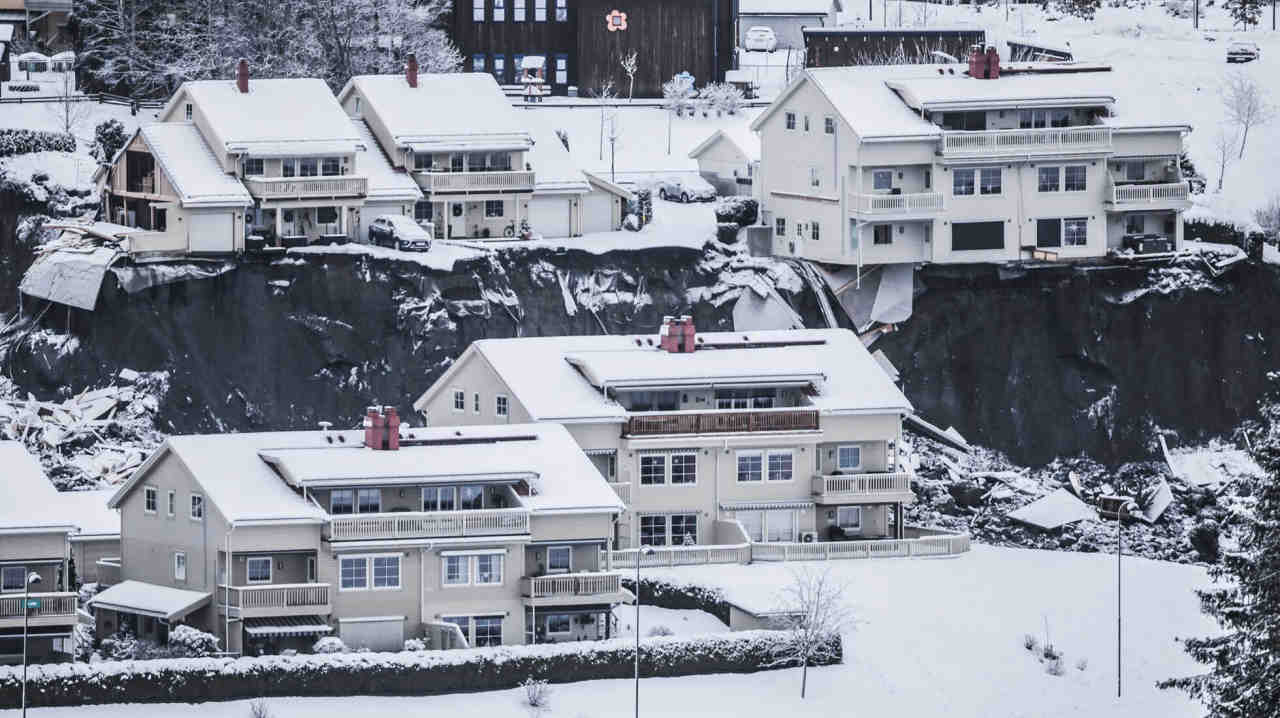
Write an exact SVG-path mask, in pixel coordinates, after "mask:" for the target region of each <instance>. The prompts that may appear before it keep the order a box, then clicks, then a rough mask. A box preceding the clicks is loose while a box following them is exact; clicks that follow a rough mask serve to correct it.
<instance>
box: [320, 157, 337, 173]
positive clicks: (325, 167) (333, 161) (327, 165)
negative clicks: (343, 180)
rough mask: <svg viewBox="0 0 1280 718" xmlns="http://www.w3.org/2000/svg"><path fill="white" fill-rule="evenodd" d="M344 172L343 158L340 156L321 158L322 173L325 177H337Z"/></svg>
mask: <svg viewBox="0 0 1280 718" xmlns="http://www.w3.org/2000/svg"><path fill="white" fill-rule="evenodd" d="M341 173H342V160H341V159H340V158H338V157H325V158H324V159H322V160H320V174H322V175H324V176H325V177H336V176H338V175H339V174H341Z"/></svg>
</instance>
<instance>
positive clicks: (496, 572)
mask: <svg viewBox="0 0 1280 718" xmlns="http://www.w3.org/2000/svg"><path fill="white" fill-rule="evenodd" d="M476 583H477V584H483V585H488V586H496V585H499V584H501V583H502V556H501V555H500V554H484V555H482V556H476Z"/></svg>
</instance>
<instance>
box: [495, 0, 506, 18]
mask: <svg viewBox="0 0 1280 718" xmlns="http://www.w3.org/2000/svg"><path fill="white" fill-rule="evenodd" d="M493 21H494V22H506V21H507V0H493Z"/></svg>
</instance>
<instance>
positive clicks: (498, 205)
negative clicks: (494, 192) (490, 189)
mask: <svg viewBox="0 0 1280 718" xmlns="http://www.w3.org/2000/svg"><path fill="white" fill-rule="evenodd" d="M506 216H507V203H506V201H505V200H501V199H486V200H485V201H484V218H485V219H502V218H504V217H506Z"/></svg>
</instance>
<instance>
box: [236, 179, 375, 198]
mask: <svg viewBox="0 0 1280 718" xmlns="http://www.w3.org/2000/svg"><path fill="white" fill-rule="evenodd" d="M243 182H244V186H245V188H246V189H248V190H249V194H251V195H253V196H254V197H257V198H259V199H336V198H338V197H363V196H364V195H365V194H366V193H367V192H368V189H369V180H368V179H367V178H365V177H360V176H358V175H334V176H329V177H245V178H243Z"/></svg>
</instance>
